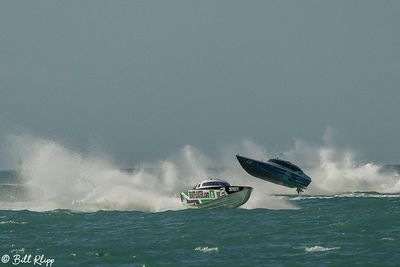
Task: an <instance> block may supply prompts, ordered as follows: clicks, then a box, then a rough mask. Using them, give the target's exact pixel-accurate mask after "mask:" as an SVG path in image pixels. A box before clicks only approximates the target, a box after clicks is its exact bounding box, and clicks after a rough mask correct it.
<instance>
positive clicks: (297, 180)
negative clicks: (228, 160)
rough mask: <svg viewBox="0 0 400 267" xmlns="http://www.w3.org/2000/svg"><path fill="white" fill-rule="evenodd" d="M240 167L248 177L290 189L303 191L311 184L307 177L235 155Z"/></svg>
mask: <svg viewBox="0 0 400 267" xmlns="http://www.w3.org/2000/svg"><path fill="white" fill-rule="evenodd" d="M236 158H237V159H238V161H239V163H240V165H241V166H242V167H243V169H244V170H245V171H246V172H247V173H248V174H250V175H252V176H254V177H257V178H260V179H262V180H265V181H268V182H271V183H274V184H279V185H283V186H286V187H290V188H298V189H303V188H306V187H307V186H308V185H309V184H310V183H311V178H310V177H308V176H307V175H305V174H303V175H299V174H297V173H293V172H291V171H289V170H286V169H284V168H279V167H277V166H275V165H273V164H271V163H268V162H262V161H258V160H254V159H250V158H246V157H243V156H239V155H236Z"/></svg>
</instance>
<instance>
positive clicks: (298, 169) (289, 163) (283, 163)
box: [268, 159, 303, 173]
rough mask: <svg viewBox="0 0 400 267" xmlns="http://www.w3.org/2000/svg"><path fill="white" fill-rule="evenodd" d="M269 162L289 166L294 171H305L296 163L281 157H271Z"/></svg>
mask: <svg viewBox="0 0 400 267" xmlns="http://www.w3.org/2000/svg"><path fill="white" fill-rule="evenodd" d="M268 162H273V163H276V164H278V165H280V166H282V167H285V168H288V169H289V170H292V171H294V172H301V173H303V171H302V170H301V169H300V168H299V167H297V166H296V165H294V164H293V163H291V162H289V161H286V160H280V159H270V160H268Z"/></svg>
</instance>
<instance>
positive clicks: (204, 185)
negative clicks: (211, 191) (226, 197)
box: [193, 180, 230, 189]
mask: <svg viewBox="0 0 400 267" xmlns="http://www.w3.org/2000/svg"><path fill="white" fill-rule="evenodd" d="M225 186H230V184H229V183H228V182H226V181H223V180H206V181H202V182H200V183H198V184H197V185H196V186H195V187H194V188H193V189H202V188H212V187H225Z"/></svg>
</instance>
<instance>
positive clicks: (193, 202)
mask: <svg viewBox="0 0 400 267" xmlns="http://www.w3.org/2000/svg"><path fill="white" fill-rule="evenodd" d="M252 191H253V188H252V187H249V186H229V187H221V188H218V189H215V188H213V189H203V190H189V191H187V192H182V193H181V200H182V202H183V203H184V204H185V205H187V206H189V207H195V208H208V209H219V208H226V209H232V208H237V207H240V206H242V205H243V204H244V203H246V202H247V201H248V200H249V198H250V195H251V193H252ZM221 192H225V193H224V194H221Z"/></svg>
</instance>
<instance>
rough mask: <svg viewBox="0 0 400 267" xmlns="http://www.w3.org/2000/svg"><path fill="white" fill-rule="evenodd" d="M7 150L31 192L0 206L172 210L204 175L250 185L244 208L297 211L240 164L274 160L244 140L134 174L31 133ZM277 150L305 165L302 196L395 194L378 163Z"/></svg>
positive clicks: (191, 151) (324, 150)
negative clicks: (213, 155)
mask: <svg viewBox="0 0 400 267" xmlns="http://www.w3.org/2000/svg"><path fill="white" fill-rule="evenodd" d="M6 147H7V148H8V149H7V151H8V152H9V157H10V158H12V160H14V161H16V162H17V161H18V160H19V159H22V160H23V165H22V169H21V174H22V176H23V181H24V185H23V186H24V188H25V187H27V188H28V189H29V190H26V191H27V194H29V196H28V201H20V202H13V203H4V202H2V203H0V206H1V208H2V209H30V210H54V209H71V210H79V211H96V210H140V211H163V210H176V209H182V208H183V206H182V204H181V203H180V200H179V199H178V198H177V197H176V195H177V194H178V193H179V192H182V191H184V190H187V189H188V188H192V187H193V186H194V185H195V184H196V183H198V182H199V181H201V180H203V179H206V178H209V177H214V178H221V179H225V180H227V181H229V182H230V183H231V184H232V185H245V186H252V187H253V188H254V190H253V193H252V195H251V197H250V199H249V201H248V202H247V203H246V204H245V205H244V206H243V208H247V209H254V208H268V209H293V208H297V207H296V206H295V204H294V203H293V202H291V201H288V199H286V198H282V197H275V196H273V195H274V194H295V192H294V189H292V188H286V187H282V186H279V185H275V184H272V183H269V182H265V181H263V180H260V179H257V178H254V177H252V176H250V175H248V174H247V173H246V172H245V171H244V170H243V169H242V168H241V166H240V164H239V163H238V162H237V160H236V158H235V154H237V153H240V154H243V155H246V156H249V157H253V158H256V159H261V160H265V159H268V158H271V157H273V155H272V154H268V153H267V151H266V150H265V149H264V148H263V147H262V146H260V145H257V144H256V143H254V142H252V141H250V140H244V141H243V142H241V143H240V144H239V145H237V146H231V147H229V148H227V149H225V150H222V153H221V155H222V156H221V159H220V160H215V159H210V158H209V157H207V156H206V155H204V154H202V153H201V152H200V151H198V150H197V149H195V148H194V147H192V146H189V145H187V146H184V147H183V148H182V149H181V150H180V151H179V152H177V153H176V154H175V155H172V156H171V157H170V158H168V159H164V160H159V161H155V162H150V163H141V164H140V165H139V166H135V168H134V169H133V171H132V172H126V171H122V170H121V169H120V167H118V166H116V165H115V164H114V163H113V162H112V160H110V159H109V158H107V156H105V155H104V154H99V153H87V154H83V153H78V152H76V151H73V150H71V149H68V148H67V147H65V146H63V145H62V144H60V143H58V142H55V141H53V140H48V139H43V138H38V137H34V136H31V135H14V136H9V137H8V138H7V140H6ZM282 154H283V156H284V158H285V159H288V160H290V161H292V162H294V163H296V164H298V165H299V166H300V167H303V166H306V167H308V168H306V169H305V171H306V173H307V174H309V175H310V176H311V177H312V180H313V181H312V183H311V185H310V186H309V188H308V189H307V190H306V192H305V193H307V194H315V195H324V194H325V195H326V194H328V195H330V196H332V195H334V194H341V193H344V192H355V191H376V192H379V193H395V192H400V179H399V178H400V177H399V175H398V174H384V173H381V172H380V171H379V169H380V166H379V165H376V164H372V163H368V164H357V163H356V161H355V159H354V158H355V157H354V155H353V153H351V152H349V151H339V150H335V149H333V148H332V147H331V146H330V145H326V146H323V147H315V146H311V145H307V144H305V143H303V142H300V141H296V142H295V145H294V148H293V149H292V150H289V151H286V152H283V153H282ZM216 167H217V168H216Z"/></svg>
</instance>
